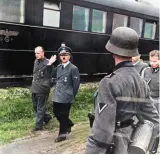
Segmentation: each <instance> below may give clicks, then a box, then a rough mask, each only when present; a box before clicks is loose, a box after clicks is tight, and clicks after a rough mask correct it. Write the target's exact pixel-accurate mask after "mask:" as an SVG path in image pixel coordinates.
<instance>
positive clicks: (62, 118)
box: [53, 43, 80, 142]
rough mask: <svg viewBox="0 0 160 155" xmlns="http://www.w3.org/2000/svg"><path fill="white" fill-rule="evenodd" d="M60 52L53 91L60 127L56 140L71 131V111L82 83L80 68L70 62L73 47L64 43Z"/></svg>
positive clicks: (55, 113)
mask: <svg viewBox="0 0 160 155" xmlns="http://www.w3.org/2000/svg"><path fill="white" fill-rule="evenodd" d="M58 52H59V56H60V60H61V62H62V64H60V65H58V66H57V67H56V68H55V70H56V74H55V73H54V75H56V86H55V89H54V92H53V112H54V115H55V117H56V118H57V120H58V121H59V123H60V127H59V135H58V137H57V138H56V139H55V142H60V141H63V140H65V139H66V136H67V133H70V132H71V127H72V126H73V125H74V124H73V122H72V121H71V120H70V119H69V113H70V108H71V105H72V104H73V102H74V98H75V96H76V94H77V92H78V89H79V85H80V74H79V70H78V68H77V67H76V66H75V65H73V64H72V63H71V62H70V57H71V49H70V48H69V47H67V46H65V44H64V43H63V44H62V45H61V47H60V48H59V49H58Z"/></svg>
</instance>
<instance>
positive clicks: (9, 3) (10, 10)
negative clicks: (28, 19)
mask: <svg viewBox="0 0 160 155" xmlns="http://www.w3.org/2000/svg"><path fill="white" fill-rule="evenodd" d="M24 3H25V0H0V20H2V21H9V22H16V23H24V8H25V6H24Z"/></svg>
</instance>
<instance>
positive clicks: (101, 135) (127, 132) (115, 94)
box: [86, 27, 159, 154]
mask: <svg viewBox="0 0 160 155" xmlns="http://www.w3.org/2000/svg"><path fill="white" fill-rule="evenodd" d="M137 47H138V34H137V33H136V32H135V31H134V30H133V29H131V28H127V27H118V28H116V29H115V30H114V31H113V33H112V35H111V38H110V40H109V41H108V43H107V45H106V49H107V50H108V51H109V52H111V53H112V54H113V58H114V60H115V65H116V66H115V69H114V71H113V72H112V73H111V74H110V75H108V76H106V77H104V78H103V79H102V80H101V82H100V84H99V88H98V95H97V98H96V108H95V121H94V123H93V127H92V129H91V133H90V136H89V138H88V142H87V146H86V153H88V154H92V153H93V154H98V153H115V154H127V153H128V145H129V143H130V142H131V139H130V138H131V135H132V132H133V127H132V123H133V120H132V117H133V116H135V115H140V116H141V117H140V118H141V120H140V121H144V120H148V121H151V122H152V123H153V124H154V125H155V128H154V134H157V132H158V119H159V118H158V113H157V110H156V108H155V107H154V106H153V105H152V104H151V102H150V99H149V97H150V96H149V90H148V86H147V84H146V82H145V81H144V80H143V79H142V78H141V77H140V75H139V73H138V72H137V71H136V69H135V68H134V66H133V64H132V57H134V56H137V55H139V53H138V49H137ZM138 118H139V117H138ZM112 143H114V144H112ZM111 144H112V145H111ZM113 148H114V149H113ZM110 149H113V151H112V152H110V151H111V150H110Z"/></svg>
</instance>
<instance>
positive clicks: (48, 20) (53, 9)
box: [43, 0, 60, 27]
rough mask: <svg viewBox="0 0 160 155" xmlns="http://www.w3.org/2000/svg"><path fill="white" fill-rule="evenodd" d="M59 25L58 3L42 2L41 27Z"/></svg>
mask: <svg viewBox="0 0 160 155" xmlns="http://www.w3.org/2000/svg"><path fill="white" fill-rule="evenodd" d="M59 23H60V3H59V2H54V1H53V0H45V1H44V10H43V25H44V26H51V27H59Z"/></svg>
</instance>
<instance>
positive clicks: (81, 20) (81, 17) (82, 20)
mask: <svg viewBox="0 0 160 155" xmlns="http://www.w3.org/2000/svg"><path fill="white" fill-rule="evenodd" d="M88 26H89V9H88V8H84V7H79V6H73V20H72V29H73V30H79V31H88Z"/></svg>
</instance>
